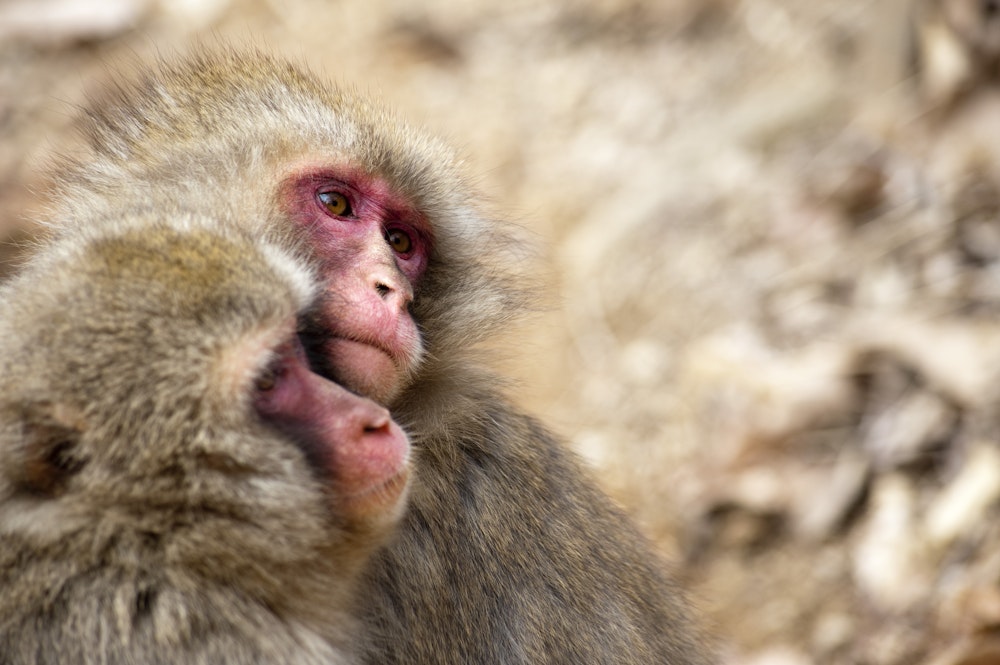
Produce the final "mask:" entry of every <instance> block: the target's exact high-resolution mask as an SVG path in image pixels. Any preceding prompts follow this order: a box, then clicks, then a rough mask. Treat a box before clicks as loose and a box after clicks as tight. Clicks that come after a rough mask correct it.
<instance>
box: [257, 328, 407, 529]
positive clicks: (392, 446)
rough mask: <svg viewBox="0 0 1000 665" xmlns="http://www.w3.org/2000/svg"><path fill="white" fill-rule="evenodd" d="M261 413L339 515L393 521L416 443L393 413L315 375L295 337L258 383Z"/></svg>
mask: <svg viewBox="0 0 1000 665" xmlns="http://www.w3.org/2000/svg"><path fill="white" fill-rule="evenodd" d="M254 407H255V408H256V410H257V413H258V414H259V415H260V416H261V418H263V419H264V421H265V422H268V423H269V424H271V425H273V426H275V427H276V428H277V429H278V430H280V431H282V432H284V433H286V434H287V435H288V436H290V437H291V438H292V439H293V440H294V441H295V442H296V443H297V444H298V445H299V446H300V447H301V448H302V450H303V451H304V452H305V455H306V457H307V458H308V459H309V461H310V463H311V464H312V465H313V467H314V468H316V469H318V470H319V471H320V473H321V475H322V476H323V477H324V478H326V479H328V481H329V484H330V488H331V497H332V503H333V508H334V513H335V514H337V515H340V516H343V517H345V518H347V519H348V520H350V519H363V518H367V517H369V516H370V515H372V514H377V513H388V514H392V510H391V509H392V507H393V504H397V503H401V502H400V499H401V497H402V495H403V493H404V490H405V489H406V484H407V479H408V476H409V466H408V461H409V453H410V444H409V440H408V439H407V437H406V434H404V433H403V430H402V429H400V427H399V426H398V425H397V424H396V423H395V422H394V421H393V420H392V418H391V417H390V416H389V412H388V411H387V410H386V409H385V408H383V407H381V406H379V405H377V404H375V403H374V402H372V401H371V400H368V399H365V398H363V397H359V396H357V395H355V394H353V393H351V392H348V391H347V390H345V389H344V388H342V387H341V386H338V385H337V384H336V383H333V382H332V381H328V380H327V379H324V378H323V377H321V376H319V375H318V374H315V373H314V372H313V371H312V370H311V369H310V368H309V364H308V362H307V360H306V357H305V352H304V351H303V349H302V345H301V344H300V343H299V342H298V340H297V339H294V338H293V341H290V342H288V343H286V344H284V345H283V346H282V347H281V348H280V349H279V350H278V356H277V358H275V360H274V361H273V362H272V363H271V365H270V366H269V367H268V370H267V371H266V372H265V373H264V374H263V375H262V376H261V377H259V378H258V379H257V383H256V394H255V398H254Z"/></svg>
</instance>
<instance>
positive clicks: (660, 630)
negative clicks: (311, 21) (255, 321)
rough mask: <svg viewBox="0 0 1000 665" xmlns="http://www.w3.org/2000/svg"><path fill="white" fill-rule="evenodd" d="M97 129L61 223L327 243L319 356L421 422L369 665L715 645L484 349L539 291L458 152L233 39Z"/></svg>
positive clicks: (689, 655) (89, 120) (321, 261)
mask: <svg viewBox="0 0 1000 665" xmlns="http://www.w3.org/2000/svg"><path fill="white" fill-rule="evenodd" d="M82 129H83V132H84V134H85V136H86V137H87V138H88V140H89V144H90V149H89V150H88V151H86V152H85V153H84V154H82V155H78V156H76V157H75V158H73V159H70V160H67V161H66V162H64V163H63V164H62V165H60V166H59V167H58V168H57V170H56V184H55V186H54V188H53V189H52V192H53V193H52V196H51V197H50V198H51V201H52V211H51V215H50V219H51V220H55V221H58V220H60V219H61V218H62V217H63V215H64V214H65V213H66V212H67V211H70V210H73V211H76V212H79V211H86V212H87V214H89V215H93V216H97V217H100V216H101V215H103V214H106V212H107V211H108V210H117V209H125V210H127V209H132V208H142V207H146V206H149V207H152V208H154V209H156V208H162V207H169V206H171V205H174V204H176V203H177V202H181V203H182V204H183V205H184V206H187V207H190V208H192V209H193V210H195V211H196V212H199V213H201V214H203V215H205V216H208V217H220V216H221V217H226V218H231V219H238V220H241V222H242V223H243V224H244V227H245V228H246V229H247V230H248V232H249V233H251V234H254V235H256V234H262V233H272V234H276V235H277V236H278V237H280V238H281V239H282V241H283V242H289V243H293V244H295V245H296V246H301V247H305V248H306V251H307V252H308V254H309V256H310V257H311V259H312V261H313V262H314V264H315V265H316V266H317V267H318V270H319V273H320V275H321V277H322V278H323V280H324V283H325V285H326V286H325V291H324V294H323V296H322V298H321V306H320V307H318V308H316V309H315V310H313V315H312V316H311V317H310V318H309V322H308V325H307V329H306V330H305V331H304V332H303V339H304V340H305V341H306V349H307V352H308V354H309V356H310V360H311V361H312V363H313V365H314V366H315V367H317V368H318V370H319V371H320V373H322V374H324V375H326V376H328V377H330V378H332V379H334V380H336V381H338V382H340V383H342V384H344V385H346V386H347V387H349V388H351V389H352V390H354V391H356V392H358V393H360V394H362V395H366V396H368V397H370V398H372V399H374V400H376V401H378V402H380V403H382V404H384V405H386V406H388V407H390V408H391V409H392V411H393V414H394V416H396V417H397V419H398V420H399V421H400V422H402V423H404V424H405V425H406V426H407V429H408V431H409V432H410V433H411V435H412V436H413V440H414V473H413V476H414V481H413V487H412V492H411V497H410V498H411V501H410V504H409V508H408V510H407V512H406V514H405V517H404V518H403V521H402V523H401V525H400V530H399V533H398V534H397V537H396V538H394V539H393V542H392V543H391V545H390V546H389V547H388V548H386V549H383V550H381V551H380V552H379V553H377V554H376V556H375V559H374V562H373V566H372V567H371V568H369V570H368V571H367V573H366V577H365V580H364V585H365V587H364V591H363V593H362V594H361V597H362V599H363V601H364V607H363V608H362V612H363V616H364V619H365V631H364V635H365V636H366V643H365V645H364V656H365V658H366V660H367V662H369V663H372V664H376V663H377V664H379V665H384V664H392V663H406V664H410V663H456V664H459V663H460V664H462V665H467V664H474V663H643V664H646V663H651V662H657V663H674V664H690V663H705V662H709V660H710V656H709V655H708V650H707V649H706V648H705V646H704V643H705V640H704V639H703V637H702V636H701V634H700V633H699V632H698V631H697V629H696V628H694V627H693V624H692V621H691V620H690V618H689V611H688V607H687V602H686V600H685V599H684V598H683V594H682V592H681V591H680V590H679V589H678V588H677V586H676V585H675V584H673V583H672V582H671V581H669V579H668V578H667V576H666V575H665V573H664V565H663V564H662V563H661V562H660V561H659V560H658V559H657V558H656V557H655V556H654V555H653V554H652V553H651V549H650V547H649V545H648V544H647V542H646V541H645V540H644V539H643V538H642V536H641V535H640V534H639V533H638V531H637V530H636V529H635V528H634V527H633V526H632V525H631V524H630V523H629V521H628V520H627V519H626V518H625V517H624V516H623V514H622V513H621V512H620V511H619V510H618V509H617V508H616V507H614V506H613V505H612V502H611V501H610V500H609V499H608V498H607V497H606V496H605V495H604V494H602V493H601V492H600V491H599V490H598V488H597V487H596V485H595V483H594V481H593V480H592V479H591V478H590V477H589V475H588V474H587V472H586V471H584V470H583V469H582V467H581V465H580V463H579V461H578V460H577V459H576V457H575V456H573V455H572V454H571V453H570V452H568V451H567V450H566V449H565V448H564V446H563V445H562V444H561V443H560V442H559V441H557V440H556V439H555V438H554V437H553V436H552V435H551V434H550V433H549V432H548V431H547V430H546V429H545V428H544V427H543V426H542V425H540V424H539V423H538V422H536V421H535V420H534V419H533V418H531V417H529V416H527V415H525V414H523V413H521V412H520V411H519V410H517V409H516V408H515V407H514V406H512V404H511V403H510V401H509V400H508V399H507V397H506V396H505V395H504V394H503V391H502V389H501V388H500V387H499V385H500V382H499V381H498V380H497V378H496V377H495V376H494V375H493V374H492V373H491V371H490V370H488V369H487V368H486V366H485V364H484V363H483V362H482V359H481V357H480V354H479V352H478V351H477V349H478V348H479V346H480V343H481V342H483V341H484V340H486V339H488V338H490V337H491V336H493V335H494V334H495V333H497V332H498V331H500V330H502V328H503V326H504V324H505V323H507V322H508V321H509V320H510V319H512V318H514V317H516V316H518V315H519V313H520V312H521V311H522V310H523V309H524V307H525V303H526V302H527V301H528V300H529V299H530V297H531V294H530V289H526V288H525V287H524V282H523V280H521V278H520V277H519V276H518V272H519V268H518V266H517V265H516V264H517V262H518V244H517V242H516V240H514V239H513V237H514V236H513V234H512V233H510V230H509V227H508V226H507V225H505V224H504V223H502V222H501V221H499V220H496V219H493V218H492V217H491V216H490V215H489V214H487V213H486V212H485V211H484V209H483V207H482V206H481V204H480V203H479V201H478V199H477V196H476V194H475V192H474V191H473V190H472V188H471V187H470V186H469V184H468V182H467V181H466V179H465V177H464V175H463V173H462V169H461V164H460V163H459V160H457V159H456V157H455V156H454V155H453V153H452V152H451V151H450V150H449V149H448V148H447V147H445V146H444V145H443V144H442V143H441V142H439V141H438V140H436V139H434V138H432V137H430V136H427V135H425V134H423V133H421V132H419V131H417V130H414V129H412V128H410V127H409V126H407V125H406V124H404V123H402V122H400V121H399V120H398V119H396V118H395V117H393V116H392V115H391V114H390V113H389V112H387V111H386V110H385V109H384V108H383V107H382V106H380V105H378V104H377V103H375V102H373V101H371V100H369V99H366V98H364V97H360V96H357V95H355V94H352V93H350V92H348V91H345V90H340V89H337V88H335V87H330V86H326V85H324V84H323V83H321V82H320V81H319V80H317V79H316V78H314V77H313V76H312V75H310V74H309V73H307V72H305V71H303V70H302V69H299V68H298V67H296V66H294V65H292V64H290V63H287V62H284V61H282V60H279V59H275V58H272V57H269V56H266V55H263V54H260V53H258V52H253V51H239V50H226V49H222V50H219V51H216V52H200V53H198V54H195V55H194V56H192V57H189V58H187V59H184V60H182V61H180V62H166V63H161V64H160V65H158V66H156V67H153V68H150V69H148V70H147V71H145V72H144V73H143V74H142V75H141V76H140V77H139V78H138V80H136V81H135V82H133V83H130V84H126V85H123V86H120V87H118V88H116V89H113V90H111V91H109V92H108V93H107V94H105V95H104V96H103V98H101V99H100V100H98V101H97V102H95V103H94V104H93V105H92V106H91V107H90V108H89V109H88V110H87V111H86V113H85V115H84V118H83V122H82ZM73 223H74V224H82V225H85V224H86V223H87V220H86V219H80V215H79V214H77V215H76V216H75V219H74V222H73Z"/></svg>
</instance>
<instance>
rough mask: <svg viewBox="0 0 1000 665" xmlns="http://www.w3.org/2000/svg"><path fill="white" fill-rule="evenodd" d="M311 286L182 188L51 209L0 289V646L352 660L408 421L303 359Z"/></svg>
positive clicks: (26, 653)
mask: <svg viewBox="0 0 1000 665" xmlns="http://www.w3.org/2000/svg"><path fill="white" fill-rule="evenodd" d="M317 295H319V293H318V289H317V287H316V283H315V277H314V275H313V273H312V272H311V271H310V270H309V269H308V268H307V267H304V264H303V263H302V262H301V260H300V259H299V258H298V257H297V256H296V255H295V254H292V253H289V252H288V251H287V250H285V249H281V248H279V247H277V246H274V245H271V244H269V243H268V242H267V241H265V240H263V239H261V238H254V239H252V238H251V236H249V235H248V234H247V233H246V232H245V231H244V230H242V229H241V228H239V227H238V226H234V225H232V224H229V223H226V222H224V221H222V220H221V218H219V217H213V218H210V219H209V218H205V217H202V216H199V215H197V214H187V213H182V212H174V213H171V214H170V215H164V214H162V213H156V214H153V213H137V214H135V215H134V216H117V217H112V218H107V219H106V220H101V219H98V218H91V219H90V220H89V224H88V225H87V226H80V227H67V228H66V229H65V233H64V234H62V236H61V237H58V238H57V239H56V240H55V241H54V242H53V244H51V245H49V246H47V247H45V249H43V250H42V251H41V252H40V253H39V254H38V256H37V257H36V258H35V259H34V261H33V262H32V263H31V265H29V266H28V268H27V269H26V270H25V271H24V272H23V273H22V274H21V275H19V276H18V277H16V278H15V279H14V280H13V281H11V282H10V283H9V284H7V285H5V287H4V288H3V289H2V290H0V662H2V663H4V664H5V665H22V664H23V665H29V664H30V665H34V664H37V663H43V664H44V663H74V664H80V665H88V664H91V663H94V664H97V663H100V664H102V665H115V664H121V665H127V664H133V663H143V664H158V663H163V664H166V663H200V664H205V665H208V664H209V663H211V664H226V663H275V664H277V663H283V664H284V663H296V664H298V663H315V664H320V663H323V664H327V665H329V664H331V663H356V662H358V661H357V660H356V659H354V658H353V657H352V656H351V644H352V642H354V641H356V634H357V631H358V625H357V623H356V622H355V621H354V619H353V618H352V616H351V611H350V608H352V607H354V606H355V605H357V601H356V600H355V599H354V593H355V588H356V586H357V581H358V579H359V576H360V574H361V571H362V568H363V566H364V564H365V562H366V561H367V560H368V558H369V557H370V555H371V553H372V550H373V549H374V548H375V547H376V546H377V545H379V544H380V543H381V542H383V541H384V539H385V538H386V537H387V534H388V532H389V531H390V529H391V527H392V526H393V524H394V523H395V522H396V521H397V520H398V518H399V516H400V515H401V514H402V505H403V503H404V500H405V495H406V490H407V485H408V476H409V466H408V459H409V442H408V439H407V437H406V435H405V434H404V433H403V431H402V430H401V429H400V428H399V426H398V425H396V424H395V423H394V422H393V421H392V420H391V419H390V417H389V413H388V411H387V410H386V409H385V408H384V407H381V406H379V405H377V404H375V403H374V402H372V401H370V400H368V399H365V398H362V397H359V396H357V395H355V394H353V393H350V392H348V391H346V390H345V389H344V388H342V387H340V386H338V385H336V384H334V383H332V382H330V381H328V380H326V379H324V378H321V377H320V376H318V375H316V374H314V373H313V372H312V371H311V370H310V368H309V366H308V363H307V361H306V359H305V353H304V351H303V349H302V346H301V344H300V343H299V342H298V336H297V328H298V325H297V321H299V320H300V319H301V318H302V317H303V315H304V314H305V313H306V312H307V311H308V309H309V308H310V307H311V306H313V304H314V302H315V298H316V296H317Z"/></svg>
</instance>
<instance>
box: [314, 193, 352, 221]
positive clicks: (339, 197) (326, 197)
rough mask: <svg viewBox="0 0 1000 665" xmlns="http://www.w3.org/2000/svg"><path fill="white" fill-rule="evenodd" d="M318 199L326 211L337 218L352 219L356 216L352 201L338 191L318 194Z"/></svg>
mask: <svg viewBox="0 0 1000 665" xmlns="http://www.w3.org/2000/svg"><path fill="white" fill-rule="evenodd" d="M316 198H317V199H319V202H320V203H321V204H323V207H324V208H326V211H327V212H328V213H330V214H331V215H336V216H337V217H350V216H351V215H353V214H354V210H353V209H352V208H351V202H350V200H349V199H348V198H347V197H346V196H344V195H343V194H341V193H340V192H337V191H330V192H318V193H317V194H316Z"/></svg>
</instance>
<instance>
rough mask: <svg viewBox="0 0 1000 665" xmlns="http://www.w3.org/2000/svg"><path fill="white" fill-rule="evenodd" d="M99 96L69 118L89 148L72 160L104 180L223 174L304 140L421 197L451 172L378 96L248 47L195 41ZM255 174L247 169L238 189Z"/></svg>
mask: <svg viewBox="0 0 1000 665" xmlns="http://www.w3.org/2000/svg"><path fill="white" fill-rule="evenodd" d="M103 98H105V99H107V98H111V99H113V102H114V103H111V104H108V103H99V104H96V105H95V106H94V107H93V108H91V109H89V112H88V113H87V114H85V115H84V116H83V117H82V119H81V120H82V127H81V130H82V131H83V133H84V134H86V136H87V138H88V139H89V141H90V143H91V145H92V146H93V148H94V152H95V154H94V155H93V159H88V161H87V163H85V164H78V165H77V166H78V167H80V168H81V170H82V171H83V177H84V179H85V180H92V181H94V182H102V181H107V182H110V183H114V182H115V181H116V180H120V179H121V177H123V176H127V175H128V174H129V173H134V172H135V171H136V170H139V171H142V170H145V169H154V170H156V169H167V170H170V171H171V174H172V175H176V176H179V177H181V178H183V177H185V175H187V177H196V178H202V179H203V178H208V179H210V180H211V181H215V182H219V181H222V182H226V183H229V184H232V183H233V181H234V180H239V179H241V178H245V177H247V174H248V173H251V172H254V171H255V170H256V168H258V167H261V166H263V165H265V164H267V165H269V166H267V168H265V169H264V172H273V170H272V169H271V166H273V164H274V163H276V162H284V161H285V160H286V159H287V158H288V157H289V156H301V155H303V154H306V153H309V152H312V153H315V154H318V155H321V156H323V158H325V159H327V160H337V159H343V160H350V162H351V163H352V164H353V165H355V166H357V167H360V168H362V169H364V170H366V171H367V172H369V173H371V174H378V175H381V176H382V177H385V178H386V179H387V180H388V181H389V182H390V184H391V185H392V186H393V187H394V188H396V189H397V190H398V191H401V192H403V193H404V194H406V195H407V196H408V197H410V198H411V199H413V200H414V201H416V202H418V203H420V204H426V205H430V206H432V207H433V206H434V205H435V204H436V203H437V200H438V199H439V198H440V197H441V195H442V194H443V193H445V192H448V191H454V190H455V189H456V187H455V184H456V183H455V182H452V181H453V180H459V179H460V178H461V175H460V168H459V167H460V164H459V160H458V159H457V158H456V155H455V154H454V151H453V150H452V149H451V148H450V147H449V146H448V145H447V144H446V143H444V142H442V141H440V140H438V139H437V138H436V137H433V136H432V135H430V134H427V133H424V132H422V131H420V130H418V129H416V128H414V127H412V126H410V125H408V124H407V123H405V122H404V121H403V120H402V119H401V118H399V117H397V116H396V115H395V114H394V113H393V112H392V111H391V110H390V109H389V108H388V107H386V106H385V105H384V104H382V103H380V102H379V101H377V100H375V99H373V98H371V97H368V96H367V95H364V94H361V93H359V92H357V91H355V90H352V89H346V88H342V87H338V86H335V85H330V84H329V83H328V82H325V81H321V80H320V79H319V78H317V77H316V76H314V75H313V74H312V73H311V72H309V71H308V69H306V68H304V67H298V66H296V65H295V64H293V63H290V62H288V61H285V60H282V59H279V58H275V57H271V56H269V55H267V54H264V53H262V52H259V51H256V50H252V49H236V48H231V47H230V48H215V49H203V50H201V51H198V52H196V53H194V54H193V55H190V56H188V57H186V58H183V59H180V60H165V61H161V62H160V64H159V66H158V67H156V68H150V69H148V70H145V71H144V72H143V74H142V76H141V77H140V78H139V79H138V80H136V81H132V82H126V83H124V84H117V87H116V88H115V89H114V90H112V91H110V92H108V93H107V94H105V95H103ZM192 155H196V156H197V158H196V159H193V158H192ZM213 157H214V158H213ZM227 166H228V168H227ZM174 171H176V173H174ZM192 174H196V175H192ZM70 179H71V180H72V179H73V178H72V177H71V178H70ZM255 182H256V180H255V179H253V178H248V179H247V181H246V192H247V195H252V194H253V192H252V191H251V190H252V189H253V188H254V184H255ZM146 190H147V191H144V192H143V193H144V194H147V193H148V188H146Z"/></svg>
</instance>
